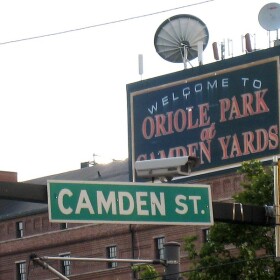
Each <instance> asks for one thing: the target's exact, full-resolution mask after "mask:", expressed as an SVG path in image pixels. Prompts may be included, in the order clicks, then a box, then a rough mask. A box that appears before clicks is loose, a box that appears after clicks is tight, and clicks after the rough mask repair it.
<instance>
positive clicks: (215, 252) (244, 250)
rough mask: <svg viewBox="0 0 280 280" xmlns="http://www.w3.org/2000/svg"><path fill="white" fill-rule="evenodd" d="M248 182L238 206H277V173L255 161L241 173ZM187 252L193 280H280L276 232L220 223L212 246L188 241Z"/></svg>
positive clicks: (211, 235) (212, 234)
mask: <svg viewBox="0 0 280 280" xmlns="http://www.w3.org/2000/svg"><path fill="white" fill-rule="evenodd" d="M239 172H240V173H241V174H242V175H243V178H244V181H243V182H242V185H243V189H244V191H242V192H241V193H239V194H237V195H235V196H234V200H235V201H236V202H238V203H243V204H251V205H261V206H264V205H273V185H274V179H273V170H272V168H271V167H264V166H263V165H262V164H261V162H259V161H256V160H253V161H248V162H244V163H243V164H242V166H241V169H240V171H239ZM185 250H186V251H187V252H188V256H189V258H190V261H191V263H192V270H191V271H190V272H188V273H186V274H185V276H187V277H188V279H190V280H193V279H196V280H204V279H212V280H220V279H223V280H225V279H242V280H243V279H244V280H247V279H248V280H249V279H266V280H268V279H278V278H277V275H279V276H280V266H279V264H278V263H277V262H276V261H275V259H274V257H273V255H274V228H272V227H260V226H251V225H238V224H225V223H217V224H215V225H214V226H212V227H211V229H210V231H209V239H208V242H206V243H204V244H203V245H202V246H201V248H200V249H199V248H197V246H196V237H188V238H186V239H185Z"/></svg>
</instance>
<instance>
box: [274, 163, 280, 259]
mask: <svg viewBox="0 0 280 280" xmlns="http://www.w3.org/2000/svg"><path fill="white" fill-rule="evenodd" d="M274 161H276V162H277V164H276V166H275V167H274V206H275V256H276V258H279V257H280V244H279V242H280V228H279V227H280V209H279V207H280V205H279V184H280V180H279V175H280V159H277V158H276V159H274Z"/></svg>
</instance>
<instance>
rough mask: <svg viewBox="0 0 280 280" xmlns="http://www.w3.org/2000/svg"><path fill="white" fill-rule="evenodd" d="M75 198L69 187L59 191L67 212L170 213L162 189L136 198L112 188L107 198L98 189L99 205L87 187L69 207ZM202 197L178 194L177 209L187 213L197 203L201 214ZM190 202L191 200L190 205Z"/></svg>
mask: <svg viewBox="0 0 280 280" xmlns="http://www.w3.org/2000/svg"><path fill="white" fill-rule="evenodd" d="M71 197H73V192H72V191H71V190H69V189H67V188H63V189H61V190H60V191H59V194H58V199H57V201H58V208H59V210H60V212H61V213H62V214H64V215H71V214H72V213H73V212H74V213H75V214H80V213H81V211H82V210H85V211H88V213H89V214H92V215H94V214H97V215H104V214H112V215H123V216H128V215H131V214H132V213H133V212H134V211H136V213H137V215H138V216H149V215H152V216H156V215H157V214H158V213H159V214H160V215H161V216H165V215H166V205H165V193H164V192H160V193H159V194H158V195H157V194H156V193H155V192H142V191H139V192H136V193H135V197H134V196H133V195H132V194H131V193H129V192H126V191H117V192H116V191H110V192H109V193H108V195H107V197H105V195H104V193H103V192H102V191H96V198H95V200H94V201H96V204H95V205H94V204H93V202H92V200H93V198H92V197H91V198H90V197H89V195H88V192H87V191H86V190H80V192H79V196H78V200H77V203H76V206H75V207H74V206H72V207H73V208H74V209H73V208H72V207H71V206H69V205H68V204H67V202H66V201H67V199H69V198H71ZM199 200H201V196H194V195H190V196H186V195H177V196H176V197H175V205H176V208H175V211H176V213H177V214H180V215H185V214H186V213H188V211H189V206H190V205H193V209H192V211H193V213H194V214H199V211H198V201H199ZM188 201H190V202H191V203H190V204H188Z"/></svg>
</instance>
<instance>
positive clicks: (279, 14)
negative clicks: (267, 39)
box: [258, 3, 280, 31]
mask: <svg viewBox="0 0 280 280" xmlns="http://www.w3.org/2000/svg"><path fill="white" fill-rule="evenodd" d="M258 20H259V24H260V25H261V27H262V28H264V29H265V30H267V31H273V30H278V29H279V28H280V4H278V3H268V4H266V5H264V6H263V7H262V8H261V10H260V12H259V16H258Z"/></svg>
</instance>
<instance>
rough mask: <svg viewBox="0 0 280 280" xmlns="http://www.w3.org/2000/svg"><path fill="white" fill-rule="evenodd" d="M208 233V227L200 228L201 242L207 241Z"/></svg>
mask: <svg viewBox="0 0 280 280" xmlns="http://www.w3.org/2000/svg"><path fill="white" fill-rule="evenodd" d="M209 233H210V228H206V229H203V230H202V238H203V240H202V241H203V242H204V243H206V242H209Z"/></svg>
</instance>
